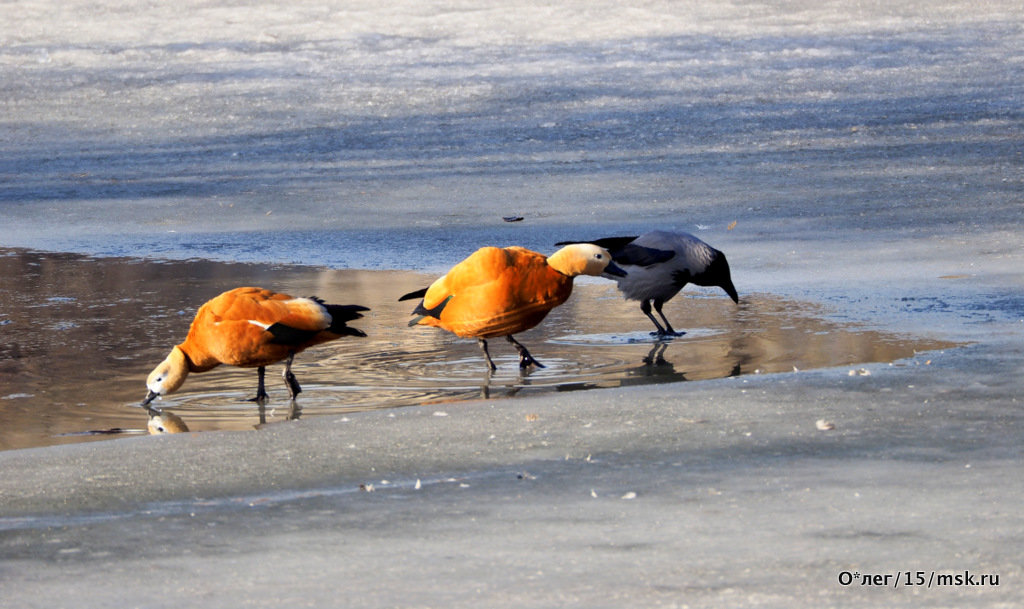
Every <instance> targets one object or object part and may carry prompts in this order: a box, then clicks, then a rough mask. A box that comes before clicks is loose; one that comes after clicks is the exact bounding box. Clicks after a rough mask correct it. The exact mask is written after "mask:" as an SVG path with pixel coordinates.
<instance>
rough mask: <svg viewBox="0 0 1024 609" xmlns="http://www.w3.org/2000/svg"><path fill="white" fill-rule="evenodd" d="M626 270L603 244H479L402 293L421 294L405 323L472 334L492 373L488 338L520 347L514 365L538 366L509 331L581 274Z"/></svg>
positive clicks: (545, 309)
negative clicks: (538, 247) (546, 249)
mask: <svg viewBox="0 0 1024 609" xmlns="http://www.w3.org/2000/svg"><path fill="white" fill-rule="evenodd" d="M602 274H604V275H608V276H612V277H619V276H624V275H625V274H626V272H625V271H623V270H622V269H621V268H619V267H618V266H617V265H616V264H615V263H614V262H613V261H612V256H611V254H610V253H609V252H608V250H606V249H605V248H603V247H600V246H597V245H593V244H589V243H583V244H572V245H568V246H566V247H563V248H562V249H560V250H558V251H557V252H555V253H553V254H551V255H550V256H545V255H544V254H541V253H539V252H535V251H531V250H528V249H526V248H523V247H519V246H511V247H482V248H480V249H478V250H476V251H475V252H473V253H472V254H471V255H470V256H469V257H467V258H466V259H465V260H463V261H461V262H459V263H458V264H456V265H455V266H454V267H452V268H451V270H449V271H448V272H447V273H446V274H444V275H443V276H441V277H440V278H438V279H437V280H436V281H434V282H433V283H432V284H431V285H430V286H429V287H427V288H424V289H421V290H416V291H414V292H410V293H408V294H405V295H404V296H402V297H401V298H399V300H400V301H403V300H412V299H416V298H420V299H421V300H420V302H419V304H418V305H417V306H416V308H415V309H414V310H413V312H412V315H415V316H416V317H415V318H414V319H413V320H412V321H410V322H409V325H410V326H416V325H422V326H433V327H437V328H442V329H444V330H447V331H449V332H451V333H453V334H455V335H456V336H459V337H462V338H476V339H477V342H478V343H479V345H480V349H481V350H482V351H483V354H484V357H485V358H486V360H487V366H488V368H489V369H490V371H491V372H493V371H495V370H497V366H495V364H494V360H492V359H491V354H490V351H489V350H488V347H487V339H489V338H496V337H505V339H506V340H507V341H508V342H509V343H510V344H511V345H512V346H513V347H515V349H516V350H517V351H518V352H519V367H520V368H521V369H525V368H528V367H529V366H531V365H533V366H537V367H538V368H543V367H544V365H543V364H541V363H540V362H538V361H537V360H536V358H534V357H533V356H532V355H531V354H530V352H529V351H528V350H527V349H526V347H524V346H523V345H522V344H521V343H520V342H519V341H517V340H516V339H515V338H514V337H513V334H518V333H520V332H523V331H526V330H529V329H530V328H533V327H534V326H536V325H537V324H539V323H540V322H541V321H542V320H543V319H544V318H545V317H546V316H547V314H548V313H549V312H550V311H551V310H552V309H554V308H555V307H557V306H559V305H560V304H562V303H564V302H565V301H566V300H567V299H568V298H569V295H570V294H572V287H573V279H574V278H575V277H578V276H580V275H591V276H595V277H597V276H601V275H602Z"/></svg>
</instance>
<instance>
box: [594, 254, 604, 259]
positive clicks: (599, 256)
mask: <svg viewBox="0 0 1024 609" xmlns="http://www.w3.org/2000/svg"><path fill="white" fill-rule="evenodd" d="M595 256H596V257H597V259H598V260H604V256H603V255H602V254H595Z"/></svg>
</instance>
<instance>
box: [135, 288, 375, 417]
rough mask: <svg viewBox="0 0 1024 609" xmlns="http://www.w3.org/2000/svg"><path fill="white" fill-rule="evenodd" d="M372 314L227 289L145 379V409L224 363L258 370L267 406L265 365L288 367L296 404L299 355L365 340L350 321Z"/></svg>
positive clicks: (351, 307) (260, 395)
mask: <svg viewBox="0 0 1024 609" xmlns="http://www.w3.org/2000/svg"><path fill="white" fill-rule="evenodd" d="M369 310H370V309H369V308H367V307H364V306H361V305H333V304H325V303H324V301H323V300H321V299H319V298H316V297H308V298H295V297H293V296H290V295H288V294H282V293H280V292H274V291H272V290H268V289H264V288H258V287H240V288H235V289H233V290H228V291H227V292H224V293H223V294H220V295H219V296H217V297H215V298H213V299H211V300H209V301H207V302H206V303H205V304H203V305H202V306H201V307H199V310H198V311H197V312H196V316H195V319H193V320H192V325H191V327H190V328H189V331H188V335H187V336H186V337H185V341H184V342H182V343H181V344H179V345H175V346H174V347H173V348H172V349H171V352H170V354H169V355H168V356H167V358H166V359H164V361H162V362H160V364H158V365H157V366H156V368H154V369H153V371H152V372H151V373H150V374H149V377H148V378H147V379H146V387H147V388H148V390H149V392H148V393H147V394H146V398H145V399H144V400H143V402H142V404H141V406H143V407H145V408H147V409H150V411H151V412H152V410H153V407H152V406H150V402H152V401H153V400H154V399H156V398H158V397H162V396H165V395H168V394H170V393H173V392H175V391H177V390H178V389H179V388H180V387H181V386H182V385H183V384H184V383H185V379H186V377H188V374H189V373H190V372H206V371H208V370H212V369H213V368H216V367H217V366H219V365H221V364H226V365H230V366H239V367H242V368H256V370H257V376H258V379H259V381H258V385H257V389H256V397H254V398H252V401H255V402H257V403H259V404H263V403H265V402H266V400H267V398H268V395H267V391H266V387H265V386H264V375H265V373H266V367H267V366H268V365H270V364H274V363H277V362H280V361H284V363H285V365H284V372H283V374H282V376H283V377H284V381H285V385H287V387H288V393H289V394H290V396H291V399H292V400H293V401H294V400H295V397H296V396H297V395H298V394H299V393H300V392H301V391H302V387H301V386H300V385H299V382H298V380H296V378H295V375H294V374H293V373H292V370H291V367H292V361H293V360H294V358H295V355H296V354H297V353H299V352H301V351H303V350H305V349H308V348H309V347H312V346H313V345H319V344H321V343H325V342H328V341H332V340H335V339H337V338H341V337H342V336H358V337H362V336H366V334H365V333H364V332H363V331H362V330H359V329H356V328H352V327H349V326H347V325H346V322H349V321H353V320H356V319H359V318H361V317H362V312H363V311H369Z"/></svg>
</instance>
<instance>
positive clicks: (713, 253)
mask: <svg viewBox="0 0 1024 609" xmlns="http://www.w3.org/2000/svg"><path fill="white" fill-rule="evenodd" d="M570 243H592V244H595V245H598V246H600V247H603V248H605V249H607V250H608V251H609V252H610V253H611V255H612V259H613V260H614V261H615V263H617V264H618V265H619V266H621V267H622V268H623V269H624V270H625V271H626V274H625V275H623V276H619V277H611V278H612V279H615V280H616V282H617V283H618V288H619V291H620V292H622V294H623V296H624V297H625V298H626V299H627V300H638V301H640V310H641V311H643V313H644V315H646V316H647V317H648V318H649V319H650V320H651V321H652V322H654V327H655V328H656V330H655V331H654V332H651V334H652V335H654V336H658V337H659V338H665V337H677V336H682V335H683V334H685V332H677V331H676V330H675V328H673V327H672V324H671V323H669V321H668V318H667V317H665V313H664V312H663V311H662V307H663V306H664V305H665V303H666V302H668V301H669V300H671V299H672V298H673V297H674V296H675V295H676V294H678V293H679V291H680V290H682V289H683V287H685V286H686V285H687V284H690V283H692V284H694V285H699V286H703V287H720V288H722V289H723V290H724V291H725V293H726V294H727V295H728V296H729V298H731V299H732V301H733V302H735V303H737V304H739V295H738V294H737V293H736V287H735V286H733V283H732V274H731V271H730V269H729V262H728V260H727V259H726V257H725V254H724V253H722V252H721V251H720V250H717V249H715V248H713V247H711V246H710V245H708V244H707V243H705V242H704V241H701V240H700V239H698V238H697V237H695V236H693V235H691V234H690V233H684V232H675V231H667V230H654V231H650V232H647V233H644V234H642V235H635V236H628V237H605V238H603V239H595V240H593V241H561V242H559V243H557V244H556V245H567V244H570ZM652 305H653V307H654V310H655V311H656V312H657V313H658V315H659V316H660V317H661V321H662V322H663V323H664V326H663V325H662V323H659V322H658V319H657V318H655V317H654V315H653V314H652V313H651V307H652Z"/></svg>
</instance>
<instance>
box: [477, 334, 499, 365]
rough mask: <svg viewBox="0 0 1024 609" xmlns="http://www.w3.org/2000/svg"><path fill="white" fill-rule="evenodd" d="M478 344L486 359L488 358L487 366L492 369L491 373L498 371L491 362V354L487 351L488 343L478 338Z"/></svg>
mask: <svg viewBox="0 0 1024 609" xmlns="http://www.w3.org/2000/svg"><path fill="white" fill-rule="evenodd" d="M476 342H477V343H478V344H479V345H480V349H481V350H482V351H483V352H484V357H486V358H487V366H488V367H489V368H490V369H491V372H494V371H495V370H497V369H498V367H497V366H495V365H494V362H493V361H492V360H491V352H490V351H488V350H487V341H486V340H484V339H482V338H478V339H476Z"/></svg>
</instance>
